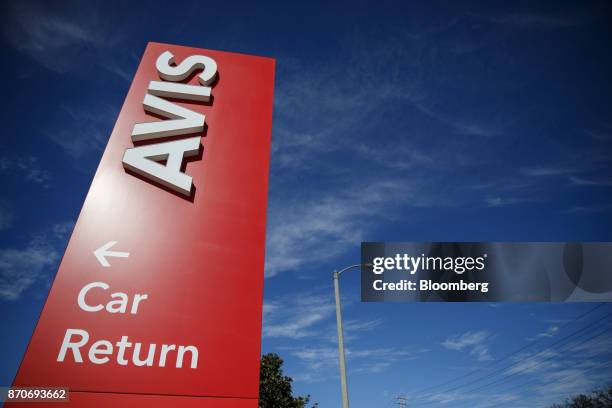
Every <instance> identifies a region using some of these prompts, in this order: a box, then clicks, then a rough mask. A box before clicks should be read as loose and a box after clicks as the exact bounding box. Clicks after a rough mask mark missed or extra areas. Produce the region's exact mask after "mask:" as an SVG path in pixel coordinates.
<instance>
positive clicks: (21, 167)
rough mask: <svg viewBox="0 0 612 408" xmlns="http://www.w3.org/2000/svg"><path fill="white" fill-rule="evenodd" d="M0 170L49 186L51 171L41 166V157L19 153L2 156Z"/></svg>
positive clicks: (21, 178)
mask: <svg viewBox="0 0 612 408" xmlns="http://www.w3.org/2000/svg"><path fill="white" fill-rule="evenodd" d="M0 171H1V172H5V173H10V174H11V175H12V176H14V177H16V178H18V179H20V180H24V181H28V182H32V183H35V184H40V185H41V186H43V187H45V188H47V187H49V179H50V175H49V172H48V171H47V170H46V169H43V168H42V167H41V164H40V161H39V159H38V158H37V157H35V156H31V155H29V156H28V155H26V156H20V155H18V154H17V155H15V156H14V158H9V157H2V158H0Z"/></svg>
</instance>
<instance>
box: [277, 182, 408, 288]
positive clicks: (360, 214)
mask: <svg viewBox="0 0 612 408" xmlns="http://www.w3.org/2000/svg"><path fill="white" fill-rule="evenodd" d="M412 197H413V193H412V186H410V185H409V184H408V183H407V182H402V181H384V182H379V183H370V184H363V185H360V186H353V187H351V188H349V189H346V188H345V189H343V190H338V191H337V192H334V191H330V192H327V193H322V194H321V195H317V196H315V197H313V198H308V199H305V200H302V201H299V202H283V203H282V205H280V206H278V205H277V206H272V208H271V209H270V211H269V214H270V222H269V224H268V237H267V253H266V276H267V277H271V276H274V275H277V274H279V273H281V272H284V271H287V270H292V269H298V268H300V267H303V266H304V265H307V264H308V263H309V262H310V261H312V260H313V259H316V261H317V262H318V263H321V262H323V261H326V260H329V259H332V258H334V257H336V256H338V255H339V254H341V253H343V252H344V251H345V250H346V249H347V248H349V247H351V246H355V245H358V244H359V242H360V241H361V240H362V237H363V236H364V233H365V231H366V229H367V228H369V223H368V218H369V217H374V218H381V217H386V216H387V214H386V212H385V208H387V209H388V208H391V207H392V206H393V205H396V204H397V203H398V201H404V200H405V201H408V200H409V199H411V198H412Z"/></svg>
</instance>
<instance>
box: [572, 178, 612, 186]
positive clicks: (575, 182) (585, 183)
mask: <svg viewBox="0 0 612 408" xmlns="http://www.w3.org/2000/svg"><path fill="white" fill-rule="evenodd" d="M570 181H571V182H572V184H573V185H576V186H592V187H610V186H612V180H591V179H585V178H579V177H570Z"/></svg>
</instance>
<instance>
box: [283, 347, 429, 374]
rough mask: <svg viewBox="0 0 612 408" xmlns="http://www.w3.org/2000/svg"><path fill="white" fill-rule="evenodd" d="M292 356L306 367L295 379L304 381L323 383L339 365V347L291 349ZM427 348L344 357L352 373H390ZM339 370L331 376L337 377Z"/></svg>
mask: <svg viewBox="0 0 612 408" xmlns="http://www.w3.org/2000/svg"><path fill="white" fill-rule="evenodd" d="M287 351H288V352H289V354H291V355H292V356H293V357H296V358H297V359H298V360H300V361H301V363H302V364H303V365H304V366H305V368H306V369H305V371H304V374H301V375H299V376H298V377H296V378H297V379H299V380H301V381H305V382H313V381H323V380H326V379H328V378H329V377H330V370H333V369H334V368H335V367H337V365H338V348H337V347H335V346H319V347H290V348H287ZM429 352H430V350H428V349H402V348H396V347H379V348H357V349H353V348H347V349H346V350H345V355H346V358H347V360H348V361H349V362H350V364H351V370H350V372H351V373H353V374H376V373H381V372H384V371H386V370H388V369H389V368H390V367H391V366H392V365H394V364H399V363H402V362H405V361H412V360H416V359H418V358H420V357H422V356H424V355H425V354H426V353H429ZM336 372H337V371H336V370H333V371H332V376H334V377H335V376H336Z"/></svg>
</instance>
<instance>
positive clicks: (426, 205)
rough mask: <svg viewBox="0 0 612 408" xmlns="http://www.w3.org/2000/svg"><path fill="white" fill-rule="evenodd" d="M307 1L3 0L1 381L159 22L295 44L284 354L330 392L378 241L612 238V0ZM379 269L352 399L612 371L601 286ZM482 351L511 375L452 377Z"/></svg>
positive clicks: (528, 400) (455, 398)
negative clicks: (489, 284) (573, 289)
mask: <svg viewBox="0 0 612 408" xmlns="http://www.w3.org/2000/svg"><path fill="white" fill-rule="evenodd" d="M290 3H293V2H279V3H266V4H263V3H261V4H260V3H255V2H245V3H242V4H240V3H233V4H232V3H230V2H215V3H212V2H211V3H208V2H196V1H194V2H180V1H174V2H172V3H171V6H170V5H169V4H166V3H161V2H147V3H146V5H144V4H142V3H140V4H139V3H137V2H129V3H125V4H120V3H118V2H117V3H108V2H96V1H92V2H86V3H85V2H62V3H60V2H5V3H4V4H3V6H2V7H3V12H2V20H3V21H2V27H3V30H2V36H1V40H0V41H2V49H3V55H2V64H0V70H1V73H2V78H4V89H5V90H7V91H8V95H7V98H5V103H4V104H3V109H2V112H1V115H2V123H3V126H4V130H3V135H2V144H1V145H0V182H1V183H2V187H3V194H2V195H0V316H1V317H2V322H3V325H4V329H3V336H2V339H1V340H0V345H1V347H0V361H2V364H1V366H0V384H9V383H10V382H11V380H12V377H13V375H14V373H15V371H16V369H17V365H18V363H19V361H20V359H21V356H22V353H23V351H24V349H25V346H26V344H27V341H28V339H29V336H30V334H31V332H32V330H33V327H34V323H35V321H36V319H37V317H38V314H39V313H40V309H41V307H42V304H43V302H44V298H45V296H46V293H47V291H48V288H49V284H50V281H51V279H52V277H53V274H54V273H55V270H56V267H57V263H58V261H59V258H60V257H61V255H62V253H63V249H64V247H65V244H66V242H67V239H68V236H69V234H70V231H71V228H72V225H73V223H74V221H75V219H76V217H77V215H78V211H79V209H80V207H81V205H82V202H83V199H84V197H85V194H86V192H87V189H88V187H89V183H90V181H91V178H92V177H93V173H94V170H95V168H96V166H97V163H98V161H99V159H100V156H101V153H102V149H103V147H104V145H105V143H106V140H107V138H108V136H109V135H110V131H111V129H112V126H113V124H114V121H115V118H116V116H117V114H118V111H119V109H120V107H121V104H122V102H123V98H124V96H125V94H126V92H127V89H128V86H129V83H130V80H131V77H132V75H133V73H134V71H135V69H136V66H137V63H138V61H139V58H140V55H141V53H142V51H143V50H144V47H145V45H146V42H147V41H161V42H170V43H176V44H182V45H191V46H196V47H203V48H211V49H220V50H227V51H235V52H243V53H250V54H257V55H264V56H271V57H274V58H276V59H277V77H276V89H275V107H274V109H275V111H274V125H273V128H274V129H273V146H272V155H271V177H270V198H269V210H268V220H269V221H268V245H267V252H266V282H265V287H266V288H265V306H264V328H263V332H264V333H263V351H264V352H267V351H275V352H278V353H279V354H280V355H281V356H282V357H283V358H285V360H286V372H287V374H289V375H291V376H292V377H294V378H295V389H296V391H297V392H298V393H302V394H306V393H309V394H311V395H312V396H313V399H314V400H315V401H318V402H319V403H320V404H321V406H322V407H327V406H337V405H339V388H340V387H339V380H338V374H337V371H338V370H337V362H336V359H337V353H336V343H335V326H334V324H335V321H334V311H333V295H332V288H331V271H332V270H333V269H334V268H336V267H342V266H344V265H347V264H350V263H355V262H357V261H358V259H359V244H360V242H361V241H363V240H368V241H376V240H380V241H436V240H437V241H441V240H444V241H453V240H457V241H469V240H478V241H512V240H516V241H610V240H612V237H611V235H612V234H611V231H612V204H611V203H612V200H611V199H612V166H611V164H612V80H611V76H610V72H612V54H611V53H610V42H609V39H610V38H612V35H611V34H612V32H611V31H612V28H611V27H612V25H611V24H610V23H611V16H612V9H611V7H610V5H609V4H607V3H606V2H562V3H559V2H554V3H553V2H550V3H540V4H535V3H534V2H513V3H512V4H506V5H504V4H499V3H498V4H490V2H465V3H461V4H459V2H450V1H449V2H427V4H424V3H422V2H410V3H409V2H402V4H401V6H400V5H399V3H387V2H380V1H379V2H352V3H347V2H343V3H340V2H338V3H334V4H326V3H321V4H316V3H312V2H308V3H303V4H290ZM404 3H405V4H404ZM358 281H359V279H358V273H352V274H351V273H348V274H346V275H343V277H342V282H341V284H342V296H343V305H344V313H345V319H346V325H347V327H346V331H347V348H348V367H349V392H350V396H351V401H352V406H354V407H369V406H387V405H388V406H392V402H393V397H395V396H397V395H399V394H405V395H406V396H407V397H408V398H409V401H410V400H411V399H412V402H411V403H412V404H413V406H420V405H419V404H424V405H423V406H433V407H436V406H442V407H444V406H455V407H475V406H477V407H478V406H479V407H487V406H504V405H503V404H506V405H507V406H514V407H520V406H538V404H544V403H546V402H547V401H553V400H558V399H559V398H561V399H562V398H563V396H564V394H566V393H570V392H574V391H585V390H588V389H590V388H592V387H596V386H598V385H601V384H602V383H603V382H605V380H609V379H610V378H612V375H611V374H612V370H611V368H610V365H609V363H610V362H611V357H612V356H611V353H610V352H609V350H612V347H610V346H612V337H610V333H604V334H602V335H600V336H599V337H594V338H593V339H591V340H589V335H591V334H592V335H593V336H594V335H596V334H597V333H598V331H596V330H600V331H601V330H604V329H605V328H607V327H610V324H611V321H610V318H606V317H605V316H606V313H609V312H610V307H609V306H607V305H604V306H602V307H600V308H599V309H597V310H596V311H593V312H591V313H590V314H588V315H587V316H585V317H584V318H583V319H581V320H579V321H577V322H574V321H572V319H574V318H575V317H577V316H580V315H582V314H584V313H586V312H587V311H589V310H591V309H592V308H593V306H594V305H593V304H550V305H547V304H503V305H487V304H482V305H481V304H361V303H360V302H359V282H358ZM597 319H600V320H599V322H598V323H594V324H595V326H592V327H590V326H587V325H588V324H590V323H592V322H597ZM602 319H603V320H602ZM581 327H587V329H586V330H585V331H584V332H582V335H576V336H575V337H572V338H569V339H568V340H567V343H561V344H559V345H558V346H553V347H552V348H550V349H547V348H546V346H547V345H550V344H553V343H554V342H555V341H558V340H561V339H563V338H564V336H567V335H570V334H571V333H572V332H574V331H576V330H578V329H580V328H581ZM589 327H590V328H589ZM581 336H582V337H581ZM536 341H537V342H538V343H536V344H532V343H534V342H536ZM581 342H582V343H581ZM528 344H532V345H531V346H530V347H531V348H527V349H526V350H525V353H523V354H518V355H515V356H513V357H510V358H508V359H506V360H503V358H504V356H505V355H507V354H509V353H510V352H512V351H514V350H517V349H520V348H521V347H525V346H526V345H528ZM564 347H565V348H564ZM530 350H531V351H532V352H531V354H530V353H529V351H530ZM538 351H540V352H541V353H540V354H535V353H536V352H538ZM561 356H562V357H563V358H561ZM506 363H507V364H506ZM495 364H498V365H495ZM509 364H515V365H514V366H510V367H506V365H509ZM517 367H519V369H517ZM476 369H478V370H483V373H489V372H490V377H489V378H491V379H492V380H495V379H496V378H499V379H500V382H499V383H496V384H493V385H490V386H487V382H488V380H481V381H480V382H475V383H474V385H472V386H465V387H459V388H458V389H456V390H452V388H453V387H452V385H461V384H462V383H463V382H466V383H467V382H469V381H468V380H469V378H468V379H465V380H460V381H459V382H457V383H453V384H451V385H449V386H446V387H445V386H443V385H440V384H441V383H444V382H445V381H447V380H450V379H453V378H456V377H458V376H459V377H460V376H465V375H466V374H467V373H470V372H472V371H473V370H476ZM487 370H489V371H487ZM521 370H522V371H521ZM507 375H511V376H510V377H508V378H505V376H507ZM477 379H478V375H476V376H475V377H474V380H477ZM492 380H491V381H492ZM521 384H522V385H521ZM427 387H430V388H431V387H433V388H432V390H430V391H429V392H428V391H420V390H422V389H426V388H427ZM478 387H484V389H483V390H479V391H477V392H476V391H472V390H473V389H477V388H478ZM449 389H450V390H449Z"/></svg>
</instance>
